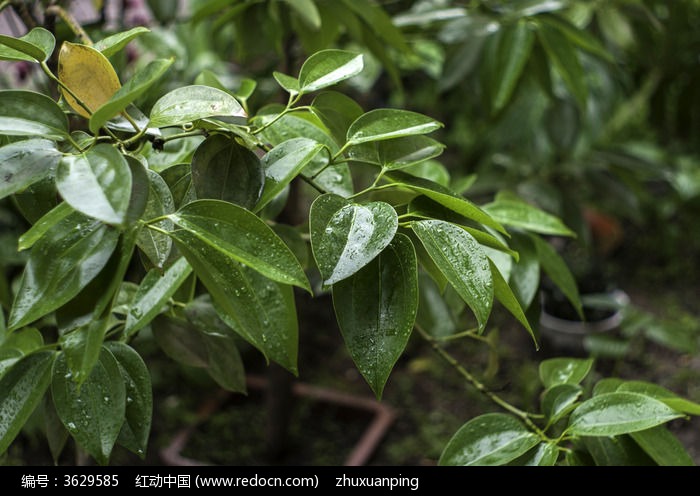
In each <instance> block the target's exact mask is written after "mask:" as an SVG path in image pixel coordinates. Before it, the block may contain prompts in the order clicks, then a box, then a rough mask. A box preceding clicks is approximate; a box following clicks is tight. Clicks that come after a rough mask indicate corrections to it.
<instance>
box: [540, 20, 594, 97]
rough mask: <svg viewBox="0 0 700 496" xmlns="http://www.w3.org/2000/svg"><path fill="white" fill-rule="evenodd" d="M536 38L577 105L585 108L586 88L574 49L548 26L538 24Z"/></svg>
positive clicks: (559, 32) (561, 34) (556, 31)
mask: <svg viewBox="0 0 700 496" xmlns="http://www.w3.org/2000/svg"><path fill="white" fill-rule="evenodd" d="M537 37H538V39H539V41H540V43H541V44H542V47H543V48H544V51H545V52H546V53H547V57H548V58H549V61H550V63H551V65H552V66H553V67H554V68H555V69H556V70H557V72H558V73H559V74H560V75H561V78H562V79H563V80H564V83H565V84H566V86H567V87H568V89H569V91H570V92H571V94H572V95H573V96H574V98H576V101H577V102H578V103H579V105H580V106H581V107H585V104H586V99H587V98H588V88H587V86H586V78H585V73H584V72H583V67H582V66H581V63H580V62H579V59H578V53H577V52H576V49H575V48H574V47H573V46H572V44H571V42H570V41H569V40H568V38H567V37H566V36H565V35H564V34H563V33H562V32H561V31H559V30H558V29H555V28H554V27H552V26H550V25H548V24H540V26H539V29H538V30H537Z"/></svg>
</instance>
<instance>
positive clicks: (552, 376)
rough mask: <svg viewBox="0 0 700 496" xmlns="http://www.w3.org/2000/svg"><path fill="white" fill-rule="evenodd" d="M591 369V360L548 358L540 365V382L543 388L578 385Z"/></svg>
mask: <svg viewBox="0 0 700 496" xmlns="http://www.w3.org/2000/svg"><path fill="white" fill-rule="evenodd" d="M592 367H593V359H592V358H589V359H585V360H584V359H580V358H550V359H549V360H545V361H543V362H542V363H540V370H539V373H540V380H541V381H542V384H544V387H545V388H551V387H552V386H556V385H557V384H579V383H581V381H583V379H584V378H585V377H586V376H587V375H588V373H589V372H590V371H591V368H592Z"/></svg>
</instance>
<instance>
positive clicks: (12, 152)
mask: <svg viewBox="0 0 700 496" xmlns="http://www.w3.org/2000/svg"><path fill="white" fill-rule="evenodd" d="M0 119H1V118H0ZM60 159H61V152H60V151H58V150H57V149H56V143H54V142H53V141H49V140H45V139H39V138H36V139H28V140H23V141H17V142H15V143H10V144H9V145H5V146H3V147H0V198H5V197H6V196H9V195H12V194H14V193H17V192H18V191H22V190H23V189H25V188H26V187H27V186H30V185H31V184H34V183H36V182H37V181H40V180H41V179H43V178H45V177H47V176H49V175H50V174H51V173H52V172H53V171H54V170H55V168H56V164H58V161H59V160H60Z"/></svg>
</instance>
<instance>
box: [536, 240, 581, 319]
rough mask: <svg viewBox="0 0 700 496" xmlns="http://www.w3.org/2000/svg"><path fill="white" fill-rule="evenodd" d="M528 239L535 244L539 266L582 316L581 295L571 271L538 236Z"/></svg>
mask: <svg viewBox="0 0 700 496" xmlns="http://www.w3.org/2000/svg"><path fill="white" fill-rule="evenodd" d="M530 239H531V240H532V241H533V242H534V244H535V250H536V251H537V258H538V259H539V261H540V266H541V267H542V269H543V270H544V271H545V273H546V274H547V275H548V276H549V278H550V279H551V280H552V282H554V284H556V285H557V286H558V287H559V289H561V292H562V293H564V296H566V298H567V299H568V300H569V302H571V304H572V305H573V306H574V308H575V309H576V311H577V312H578V314H579V315H580V316H581V317H583V307H582V305H581V297H580V296H579V292H578V287H577V286H576V280H575V279H574V276H573V275H571V271H570V270H569V268H568V267H567V265H566V262H564V260H562V258H561V257H560V256H559V254H558V253H557V252H556V251H555V250H554V248H553V247H552V246H551V245H550V244H549V243H547V242H546V241H544V240H543V239H541V238H540V237H538V236H534V235H532V236H530Z"/></svg>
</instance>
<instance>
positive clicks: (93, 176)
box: [56, 144, 132, 225]
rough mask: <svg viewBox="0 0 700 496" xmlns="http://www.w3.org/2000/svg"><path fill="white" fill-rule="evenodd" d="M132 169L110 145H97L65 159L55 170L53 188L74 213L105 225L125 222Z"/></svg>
mask: <svg viewBox="0 0 700 496" xmlns="http://www.w3.org/2000/svg"><path fill="white" fill-rule="evenodd" d="M131 181H132V179H131V169H130V168H129V165H128V164H127V162H126V159H125V158H124V156H123V155H122V154H121V153H120V152H119V151H117V149H116V148H114V147H113V146H111V145H107V144H100V145H97V146H95V147H92V148H90V149H89V150H88V151H87V152H85V153H81V154H80V155H66V156H64V157H63V158H62V159H61V161H60V162H59V163H58V167H57V169H56V187H57V188H58V192H59V193H60V194H61V196H62V197H63V199H64V200H65V201H66V203H68V204H69V205H70V206H71V207H73V208H74V209H75V210H77V211H79V212H82V213H84V214H85V215H87V216H90V217H94V218H95V219H99V220H101V221H103V222H105V223H107V224H115V225H120V224H123V223H124V221H125V220H126V213H127V210H128V208H129V199H130V196H131Z"/></svg>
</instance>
